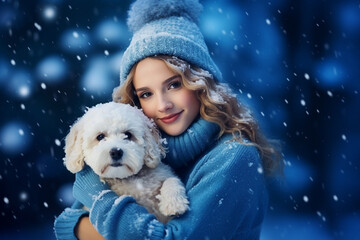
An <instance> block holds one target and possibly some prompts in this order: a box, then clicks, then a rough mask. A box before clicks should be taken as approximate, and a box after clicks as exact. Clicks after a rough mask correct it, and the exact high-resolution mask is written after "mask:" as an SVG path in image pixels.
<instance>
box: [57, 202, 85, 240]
mask: <svg viewBox="0 0 360 240" xmlns="http://www.w3.org/2000/svg"><path fill="white" fill-rule="evenodd" d="M88 215H89V212H88V211H86V210H84V209H73V208H66V209H65V210H64V211H63V212H62V213H61V214H60V216H58V217H57V218H56V219H55V223H54V231H55V236H56V239H58V240H77V238H76V236H75V232H74V229H75V226H76V224H77V223H78V221H79V220H80V218H81V217H83V216H88Z"/></svg>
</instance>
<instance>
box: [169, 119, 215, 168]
mask: <svg viewBox="0 0 360 240" xmlns="http://www.w3.org/2000/svg"><path fill="white" fill-rule="evenodd" d="M219 131H220V127H219V126H218V125H217V124H216V123H213V122H209V121H206V120H204V119H202V118H199V119H198V120H195V121H194V122H193V123H192V124H191V126H190V127H189V128H188V129H187V130H186V131H185V132H184V133H182V134H181V135H178V136H170V135H168V134H166V133H164V132H162V137H163V138H165V139H166V141H165V147H166V148H167V154H166V157H165V159H163V162H164V163H166V164H169V165H170V166H171V167H173V168H175V169H176V168H180V167H184V166H186V165H189V164H191V163H192V162H193V161H194V160H195V159H197V157H199V156H200V155H201V154H202V153H203V152H204V151H205V150H206V149H207V148H208V147H209V146H210V145H211V144H212V143H214V142H215V141H216V139H217V137H218V134H219Z"/></svg>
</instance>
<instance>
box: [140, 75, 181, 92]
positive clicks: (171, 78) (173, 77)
mask: <svg viewBox="0 0 360 240" xmlns="http://www.w3.org/2000/svg"><path fill="white" fill-rule="evenodd" d="M178 77H180V75H174V76H171V77H169V78H168V79H166V80H165V81H164V82H163V85H165V84H168V83H169V82H171V81H172V80H174V79H175V78H178ZM148 89H149V88H148V87H141V88H137V89H135V92H140V91H144V90H148Z"/></svg>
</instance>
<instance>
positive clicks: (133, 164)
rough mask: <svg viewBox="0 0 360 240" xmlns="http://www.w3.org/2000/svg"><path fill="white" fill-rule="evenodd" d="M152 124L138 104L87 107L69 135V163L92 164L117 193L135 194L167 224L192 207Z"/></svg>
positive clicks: (75, 167) (79, 166)
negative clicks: (168, 164) (167, 161)
mask: <svg viewBox="0 0 360 240" xmlns="http://www.w3.org/2000/svg"><path fill="white" fill-rule="evenodd" d="M161 141H162V139H161V137H160V135H159V132H158V130H157V129H156V127H155V125H154V123H153V122H152V121H150V120H149V119H148V118H147V117H146V116H145V115H144V114H143V112H142V111H141V110H140V109H137V108H135V107H132V106H130V105H127V104H121V103H114V102H109V103H105V104H98V105H96V106H94V107H92V108H89V109H88V110H87V112H86V113H85V114H84V116H82V117H81V118H79V119H78V120H77V121H76V122H75V124H74V125H73V126H72V127H71V129H70V132H69V134H68V135H67V136H66V138H65V158H64V164H65V166H66V168H67V169H68V170H69V171H70V172H72V173H76V172H78V171H80V170H81V169H82V168H83V167H84V164H85V163H86V164H87V165H89V166H90V167H91V168H92V169H93V171H94V172H95V173H96V174H98V175H99V176H100V178H101V180H103V181H106V182H107V183H108V184H109V185H110V187H111V189H112V190H113V191H115V192H116V193H117V194H118V195H119V196H121V195H131V196H133V197H134V198H135V199H136V201H137V202H138V203H139V204H141V205H143V206H144V207H145V208H146V209H147V210H148V211H149V212H150V213H153V214H154V215H155V216H156V217H157V218H158V220H159V221H161V222H163V223H166V222H168V221H169V220H170V219H171V217H172V216H174V215H180V214H183V213H184V212H186V211H187V210H188V208H189V206H188V205H189V202H188V200H187V196H186V194H185V188H184V186H183V185H182V183H181V181H180V180H179V179H178V178H177V177H176V176H175V175H174V173H173V172H172V170H171V169H170V167H169V166H167V165H165V164H163V163H161V157H162V156H164V155H165V149H164V148H163V146H162V144H161Z"/></svg>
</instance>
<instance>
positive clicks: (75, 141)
mask: <svg viewBox="0 0 360 240" xmlns="http://www.w3.org/2000/svg"><path fill="white" fill-rule="evenodd" d="M81 131H82V122H81V120H79V121H77V122H76V123H75V124H74V125H73V126H72V127H71V129H70V132H69V134H68V135H67V136H66V138H65V148H64V150H65V158H64V159H63V160H64V164H65V166H66V168H67V169H68V170H69V171H70V172H72V173H76V172H79V171H80V170H81V169H82V168H83V167H84V154H83V150H82V146H81V145H82V142H83V138H82V135H81Z"/></svg>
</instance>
